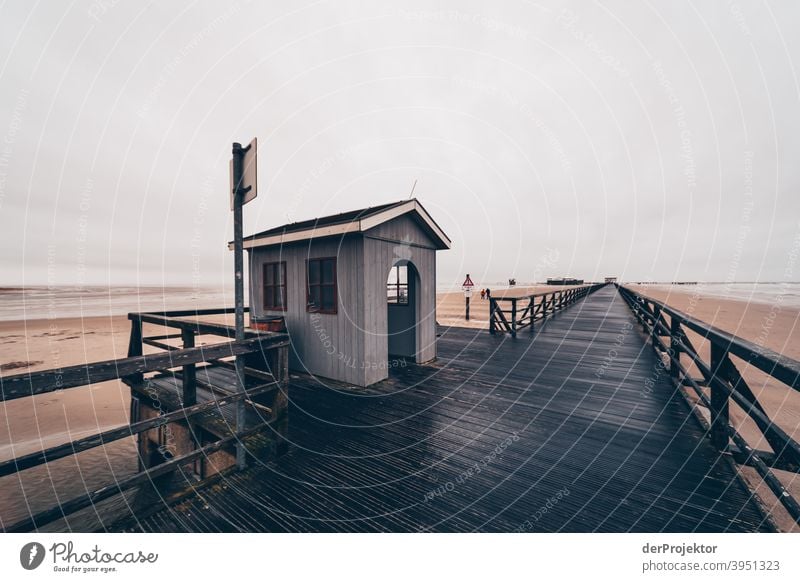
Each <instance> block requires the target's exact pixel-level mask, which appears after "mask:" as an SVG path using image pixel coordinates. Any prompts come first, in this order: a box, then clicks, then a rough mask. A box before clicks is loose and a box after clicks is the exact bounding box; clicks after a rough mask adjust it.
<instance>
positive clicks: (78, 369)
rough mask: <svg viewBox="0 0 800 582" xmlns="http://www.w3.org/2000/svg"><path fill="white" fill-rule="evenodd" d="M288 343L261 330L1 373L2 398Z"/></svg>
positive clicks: (71, 386)
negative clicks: (240, 337) (164, 349)
mask: <svg viewBox="0 0 800 582" xmlns="http://www.w3.org/2000/svg"><path fill="white" fill-rule="evenodd" d="M288 345H289V340H288V338H287V336H286V335H285V334H278V333H262V334H259V337H255V338H252V339H247V340H244V341H241V342H226V343H221V344H214V345H210V346H201V347H198V348H189V349H181V350H175V351H172V352H169V353H165V354H149V355H144V356H135V357H131V358H123V359H119V360H108V361H105V362H92V363H88V364H81V365H78V366H69V367H66V368H61V369H58V370H43V371H41V372H29V373H26V374H17V375H15V376H6V377H0V389H2V398H0V401H9V400H15V399H17V398H24V397H26V396H35V395H37V394H46V393H48V392H54V391H56V390H63V389H67V388H75V387H78V386H87V385H89V384H97V383H100V382H107V381H109V380H116V379H119V378H124V377H126V376H131V375H135V374H142V373H144V372H152V371H156V370H166V369H169V368H178V367H181V366H185V365H187V364H196V363H199V362H204V361H207V360H212V359H218V358H223V357H227V356H235V355H238V354H247V353H251V352H254V351H258V350H270V349H274V348H278V347H285V346H288Z"/></svg>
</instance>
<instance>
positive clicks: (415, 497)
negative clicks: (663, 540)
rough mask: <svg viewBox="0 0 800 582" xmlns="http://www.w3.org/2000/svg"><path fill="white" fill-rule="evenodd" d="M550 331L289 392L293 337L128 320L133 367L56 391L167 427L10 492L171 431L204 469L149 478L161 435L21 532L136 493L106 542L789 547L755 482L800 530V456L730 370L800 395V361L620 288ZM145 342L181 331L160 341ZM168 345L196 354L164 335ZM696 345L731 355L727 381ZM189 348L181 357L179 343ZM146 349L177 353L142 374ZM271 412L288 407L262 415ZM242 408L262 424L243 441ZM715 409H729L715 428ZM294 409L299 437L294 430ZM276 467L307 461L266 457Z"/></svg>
mask: <svg viewBox="0 0 800 582" xmlns="http://www.w3.org/2000/svg"><path fill="white" fill-rule="evenodd" d="M524 300H528V301H531V303H533V300H531V299H530V298H527V299H524ZM545 301H547V303H548V304H549V303H551V301H550V300H549V299H546V300H545ZM557 303H558V302H554V303H553V304H554V305H555V304H557ZM567 305H569V307H567ZM542 309H544V308H542ZM543 313H545V316H546V317H545V316H543V318H542V319H537V320H536V321H537V324H536V326H535V328H534V327H533V326H531V327H532V330H531V333H525V334H520V335H517V336H515V335H512V334H509V333H503V334H490V333H487V331H486V330H479V329H467V328H458V327H450V328H443V327H440V328H439V334H438V335H439V337H438V339H437V341H438V347H437V349H438V354H439V358H438V360H437V361H436V362H434V363H432V364H427V365H416V364H411V363H403V362H401V363H400V364H399V365H397V366H393V367H392V368H391V370H390V376H389V378H388V379H387V380H385V381H382V382H380V383H378V384H375V385H373V386H370V387H369V388H356V387H353V386H350V385H346V384H341V383H337V382H332V381H324V380H322V379H317V378H314V377H312V376H310V375H304V374H295V373H292V374H291V375H290V376H289V377H288V378H287V377H286V376H285V358H286V354H285V350H286V349H287V346H288V338H287V337H286V336H285V335H284V334H276V333H259V332H255V331H253V332H248V337H247V338H246V339H245V340H243V341H233V342H228V343H224V344H213V345H210V346H205V347H192V346H194V342H195V339H194V338H195V337H197V334H213V335H222V336H227V337H230V336H231V335H232V329H231V328H229V327H226V326H223V325H220V324H212V323H204V322H201V321H200V320H199V319H197V318H196V317H186V315H188V314H175V313H172V314H166V313H165V314H131V321H132V334H131V350H130V351H131V354H130V357H129V358H126V359H124V360H117V361H115V362H114V363H100V364H97V365H94V364H92V365H86V366H83V367H76V369H75V370H71V369H70V370H62V371H59V372H60V374H61V375H60V377H59V383H60V386H61V387H62V388H68V387H70V386H73V385H74V386H77V385H85V384H88V383H92V382H98V381H104V380H107V379H109V378H112V377H122V378H125V379H126V382H127V383H129V385H131V387H132V394H133V395H135V396H138V397H139V398H144V397H146V396H148V395H149V400H146V401H147V402H149V406H151V407H152V408H154V409H156V410H160V412H159V414H156V415H151V416H148V417H141V415H140V417H138V418H136V419H133V421H132V424H131V425H130V426H126V427H121V428H119V429H113V430H111V431H108V432H107V433H104V434H103V435H98V436H97V437H89V438H87V439H82V440H81V441H75V442H73V443H69V444H67V445H62V446H59V447H54V448H52V449H49V450H48V451H44V452H42V453H37V454H33V455H28V456H26V457H23V458H19V459H14V460H12V461H8V462H5V463H2V464H0V475H10V474H11V473H13V472H15V471H21V470H24V469H25V468H27V467H30V466H35V465H37V464H41V463H43V462H46V461H47V460H52V459H54V458H60V457H63V456H65V455H68V454H73V453H75V452H79V451H81V450H86V449H88V448H91V447H95V446H101V445H102V444H105V443H107V442H110V441H113V440H115V439H118V438H122V437H123V436H125V435H126V434H127V435H131V434H143V435H146V434H147V431H154V430H156V429H158V430H160V429H161V428H162V427H163V426H165V425H166V424H167V423H171V424H174V425H176V426H179V427H183V428H184V429H186V433H185V434H184V435H183V436H182V437H181V438H183V439H184V440H183V441H182V442H185V443H194V444H193V445H192V446H191V447H190V449H191V450H179V451H177V454H176V456H174V457H172V458H170V457H165V458H160V459H156V460H155V461H153V460H152V459H149V460H148V455H149V454H151V453H152V452H153V449H152V446H151V447H149V448H148V447H147V446H144V447H143V446H142V442H144V443H145V444H147V443H148V442H149V443H150V445H154V444H157V443H158V442H160V441H161V440H163V435H160V434H158V433H157V432H155V433H151V435H150V436H145V437H144V438H140V449H139V452H140V462H141V463H142V466H140V472H139V473H137V474H135V475H133V476H131V477H129V478H127V479H124V480H122V481H119V482H117V483H115V484H113V485H110V486H109V487H107V488H104V489H103V490H100V491H99V492H98V491H95V492H92V493H88V494H87V495H85V496H82V497H80V498H78V499H74V500H70V501H68V502H66V503H63V504H62V505H61V507H59V508H54V509H53V510H50V511H46V512H40V513H39V514H37V515H35V516H31V518H30V519H28V520H25V521H24V522H20V523H17V524H13V525H12V526H11V527H7V528H6V529H8V530H13V531H27V530H35V529H38V528H40V527H42V526H43V525H44V524H46V523H49V522H51V521H53V520H54V519H56V518H59V517H63V516H64V515H67V514H69V512H71V511H74V510H79V509H81V508H87V507H89V506H90V505H93V504H94V503H96V502H97V501H99V500H102V499H106V498H108V497H110V496H112V495H115V494H120V493H124V492H126V491H129V490H131V489H135V491H136V498H137V500H138V503H131V504H130V507H131V511H130V512H129V514H128V515H127V517H122V518H120V517H119V515H116V516H114V517H113V518H112V517H109V518H108V520H104V518H103V515H102V514H100V513H99V512H98V516H97V518H98V519H99V524H98V528H99V529H101V530H106V531H145V532H230V531H269V532H372V531H396V532H427V531H433V532H471V531H487V532H561V531H564V532H595V531H599V532H627V531H639V532H757V531H773V530H774V529H775V526H774V523H773V521H772V520H771V518H770V517H769V516H768V515H766V514H765V513H764V511H763V510H762V504H760V503H759V502H758V500H757V499H756V498H755V497H754V495H753V494H752V492H751V491H750V490H749V489H748V487H747V485H746V484H745V482H744V480H743V479H742V478H741V476H740V473H739V470H738V468H737V463H740V464H747V465H750V466H752V467H754V468H755V469H756V470H757V471H758V472H759V473H760V474H761V475H762V476H763V478H764V480H765V483H766V484H767V485H769V486H770V487H771V488H772V489H773V491H774V492H775V494H776V496H777V497H778V499H779V500H780V501H781V503H783V505H784V507H785V508H786V509H787V511H789V513H790V514H792V515H793V516H795V506H796V502H795V500H794V499H793V498H792V497H791V495H789V493H788V492H786V491H785V490H784V489H782V486H781V484H780V481H779V480H778V479H777V478H776V477H775V475H774V473H773V469H779V470H783V471H794V472H797V459H798V457H797V454H798V452H799V451H800V447H798V445H797V443H796V442H795V441H794V440H792V439H791V437H789V436H788V435H787V433H786V432H784V431H783V430H781V429H780V427H777V426H776V425H775V424H774V423H773V422H772V421H771V420H770V419H769V417H768V415H767V414H766V412H765V411H763V409H761V408H759V405H758V404H757V400H756V399H755V398H754V397H752V394H751V393H750V392H749V389H748V388H747V387H746V385H745V384H744V383H743V381H742V380H741V378H740V377H739V376H738V375H737V372H736V367H735V366H734V365H733V360H732V358H740V359H742V358H743V359H744V360H746V361H747V362H749V363H751V364H752V365H754V366H756V367H758V368H759V369H761V370H764V371H765V373H768V374H770V375H772V376H773V377H774V378H776V379H778V380H780V381H781V382H783V383H785V384H786V385H787V386H788V388H789V389H794V390H797V389H798V385H800V364H798V362H795V361H793V360H789V359H787V358H785V357H782V356H780V355H778V354H775V353H772V352H769V351H768V350H763V349H758V350H757V349H756V347H755V346H752V345H751V344H748V343H747V342H744V341H743V340H740V339H739V338H735V337H734V336H730V335H728V334H724V333H723V332H720V331H719V330H715V329H714V328H711V327H709V326H707V325H705V324H703V323H702V322H698V321H696V320H693V319H691V318H689V317H688V316H685V315H682V314H680V313H679V312H675V311H673V310H671V309H669V308H668V307H667V306H665V305H663V304H659V303H658V302H653V301H652V300H649V299H647V298H643V297H641V296H639V295H637V294H636V293H634V292H633V291H631V290H629V289H625V288H623V287H617V286H615V285H606V286H603V287H601V288H595V289H592V292H591V293H590V292H588V291H587V292H583V293H581V296H580V297H575V296H573V297H572V298H571V299H567V300H565V305H562V306H560V308H559V309H553V310H549V309H546V310H545V311H543ZM194 315H197V317H200V315H201V314H194ZM144 324H147V325H156V326H159V327H160V328H162V329H160V330H159V332H158V335H155V336H149V337H147V336H144V335H143V334H142V325H144ZM640 324H641V326H640ZM170 327H171V328H178V329H179V330H180V333H178V334H169V333H164V329H163V328H170ZM687 331H692V332H694V333H703V334H704V337H705V338H706V339H707V341H710V342H711V344H712V346H716V347H715V348H713V349H712V359H713V362H712V363H711V364H706V363H704V362H703V361H702V359H701V358H700V356H699V355H698V353H697V352H696V350H694V347H693V346H692V345H691V342H690V341H689V340H688V337H687ZM179 338H180V339H181V340H182V342H183V345H182V346H176V345H173V344H170V343H168V342H170V341H174V340H177V339H179ZM144 345H146V346H150V347H151V348H152V347H156V348H159V349H161V350H163V352H162V353H158V354H150V355H145V356H142V355H139V353H141V350H142V346H144ZM654 348H655V349H654ZM237 353H248V354H251V355H253V357H257V359H260V360H263V361H264V362H265V363H266V371H265V370H261V371H259V370H258V369H257V366H256V367H254V366H255V364H254V365H253V366H248V368H247V369H246V371H247V373H248V377H247V378H246V380H245V390H239V389H237V388H236V387H237V386H238V384H237V382H236V378H235V375H233V368H232V364H231V363H230V361H229V358H226V357H229V356H231V355H236V354H237ZM265 354H268V355H269V357H267V358H266V359H265V358H264V355H265ZM153 371H156V372H155V375H153ZM52 372H53V371H50V372H40V373H33V374H29V375H19V376H15V377H7V378H4V379H3V386H2V387H3V398H4V399H6V400H7V399H11V398H18V397H23V396H25V395H31V394H33V393H42V392H45V391H49V390H52V389H55V388H54V384H53V380H54V378H55V376H53V374H52ZM48 374H49V375H48ZM682 386H684V387H691V388H693V389H695V390H696V391H697V394H698V398H699V401H698V402H695V403H692V402H690V401H689V400H688V399H687V398H686V397H685V395H684V392H683V388H681V387H682ZM148 387H149V388H148ZM153 387H155V390H156V392H157V393H156V395H155V397H154V395H153V394H152V393H151V392H148V390H152V389H153ZM261 394H268V395H270V396H269V397H270V398H271V399H272V400H270V401H269V402H267V403H266V404H265V403H264V402H263V401H260V399H259V398H258V396H259V395H261ZM156 400H157V401H158V402H159V404H158V407H161V408H158V407H156V406H155V404H154V401H156ZM241 402H246V403H247V406H248V409H247V415H246V418H247V419H248V422H247V423H246V424H244V425H243V426H238V425H237V424H235V423H234V418H236V415H235V414H234V407H235V406H238V405H239V403H241ZM734 405H741V406H744V407H745V408H747V411H748V412H749V413H751V415H752V416H753V418H754V419H755V420H756V422H757V423H758V425H759V428H761V429H762V430H763V431H764V434H765V436H766V437H767V439H768V442H769V443H770V445H771V446H772V448H773V450H772V451H758V450H754V449H752V448H751V447H750V446H749V445H748V444H747V442H746V441H744V439H743V438H742V437H741V435H739V434H738V433H737V432H736V431H735V430H734V429H733V428H732V427H731V425H730V421H729V417H728V407H729V406H734ZM699 406H707V407H708V408H709V409H710V411H711V413H710V416H709V418H710V423H707V422H705V421H704V418H705V417H704V415H703V414H701V413H699V411H698V407H699ZM286 407H288V418H289V422H288V427H287V425H286V423H285V422H283V423H281V422H279V420H280V419H285V418H286V415H285V413H279V412H280V410H282V409H285V408H286ZM126 431H127V432H126ZM256 437H258V438H256ZM253 438H256V441H251V440H250V439H253ZM241 439H244V440H245V441H247V442H248V444H247V446H246V447H245V448H246V449H247V455H248V457H247V461H248V465H247V467H246V468H245V469H244V470H237V469H236V465H235V464H234V463H233V459H234V457H233V452H232V450H231V449H232V447H233V446H234V445H235V444H236V443H237V442H239V441H240V440H241ZM179 440H180V439H179ZM265 446H266V447H267V448H269V449H270V451H271V452H272V453H274V452H275V449H276V448H280V449H281V451H283V450H288V452H286V453H285V454H282V455H280V456H277V455H275V454H263V450H264V447H265ZM219 453H222V454H223V457H222V458H220V457H219V456H215V455H218V454H219ZM225 455H227V457H226V456H225ZM198 463H200V466H198ZM203 463H206V464H207V465H202V464H203ZM208 464H210V466H208ZM166 476H169V483H168V490H167V491H166V492H165V490H164V484H163V482H162V481H161V480H160V479H163V478H165V477H166ZM126 500H127V498H126ZM67 523H68V522H67Z"/></svg>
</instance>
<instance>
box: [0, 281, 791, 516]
mask: <svg viewBox="0 0 800 582" xmlns="http://www.w3.org/2000/svg"><path fill="white" fill-rule="evenodd" d="M557 289H559V288H558V287H548V286H538V287H519V288H513V289H508V290H496V291H493V294H494V295H495V296H524V295H527V294H531V293H538V292H542V291H552V290H557ZM638 290H639V291H641V292H643V293H645V294H647V295H650V296H652V297H653V298H656V299H660V300H664V301H666V302H667V303H668V304H670V305H672V306H673V307H675V308H677V309H680V310H681V311H684V312H686V313H689V314H691V315H694V316H695V317H697V318H699V319H701V320H704V321H707V322H708V323H711V324H712V325H715V326H717V327H719V328H721V329H724V330H726V331H729V332H731V333H734V334H736V335H739V336H741V337H743V338H746V339H749V340H751V341H758V342H761V343H763V345H765V346H767V347H769V348H771V349H773V350H775V351H778V352H780V353H783V354H786V355H787V356H790V357H792V358H795V359H800V310H797V309H795V308H787V307H785V306H783V307H781V308H780V309H778V308H776V306H775V305H769V304H766V303H756V302H744V301H734V300H726V299H720V298H717V297H712V296H708V295H703V294H702V293H701V291H702V289H700V288H696V289H695V288H689V287H682V288H679V289H674V288H673V289H669V288H655V287H640V288H638ZM437 320H438V321H439V323H440V324H442V325H453V326H469V327H473V328H484V329H486V328H488V320H489V302H488V301H486V300H481V299H480V293H479V290H478V291H477V292H475V293H473V296H472V299H471V319H470V321H469V322H466V321H464V295H463V293H462V292H460V291H454V292H449V293H438V294H437ZM129 331H130V324H129V322H128V320H127V318H126V317H125V316H110V317H85V318H56V319H38V320H36V319H34V320H28V321H27V322H25V321H2V322H0V366H2V368H3V369H2V374H3V375H12V374H19V373H24V372H27V371H36V370H42V369H48V368H54V367H59V366H69V365H75V364H81V363H84V362H89V361H99V360H105V359H112V358H121V357H125V355H126V353H127V342H128V334H129ZM692 339H696V338H692ZM695 344H696V345H698V344H699V345H700V349H701V350H707V346H705V345H703V344H702V342H700V341H699V340H698V341H696V342H695ZM741 371H742V373H743V374H744V376H745V378H746V379H747V380H748V382H749V383H750V385H751V387H752V389H753V391H754V392H755V393H756V394H757V395H758V397H759V399H760V400H761V402H762V404H763V405H764V407H765V408H766V409H767V410H768V411H769V412H770V414H771V415H774V417H775V418H776V419H778V421H779V423H780V425H781V427H782V428H784V430H786V431H787V432H788V433H789V434H793V435H794V437H795V438H800V395H798V394H797V393H795V392H793V391H791V390H788V389H786V387H785V386H782V385H780V384H778V383H776V382H775V381H773V380H771V379H770V378H768V377H766V376H765V375H764V374H762V373H760V372H758V371H755V370H752V369H747V368H746V367H742V368H741ZM129 405H130V396H129V392H128V389H127V387H126V386H124V385H123V384H122V383H121V382H109V383H105V384H101V385H96V386H92V387H88V388H80V389H76V390H69V391H64V392H58V393H52V394H47V395H43V396H40V397H35V398H26V399H19V400H15V401H12V402H9V403H7V404H0V459H7V458H11V457H13V456H19V455H21V454H25V453H29V452H32V451H35V450H39V449H41V448H45V447H48V446H52V445H55V444H58V443H60V442H65V441H68V440H70V439H74V438H76V437H80V436H85V435H88V434H92V433H96V432H98V431H100V430H104V429H107V428H110V427H113V426H118V425H121V424H125V423H127V422H128V415H129ZM733 414H734V419H735V421H736V422H737V423H738V424H739V426H740V429H741V431H742V433H743V434H744V435H745V436H746V437H747V438H748V440H749V441H750V443H751V444H752V445H754V446H756V447H758V448H763V449H769V446H768V444H767V443H766V442H763V441H760V440H759V438H758V431H757V430H756V429H755V427H754V425H752V423H751V422H749V421H748V420H746V419H745V418H744V416H743V415H742V414H741V413H740V411H738V410H735V409H734V410H733ZM135 470H136V462H135V457H134V456H133V440H132V439H126V440H124V441H120V442H119V443H116V444H115V446H114V447H109V449H108V450H107V451H105V452H104V453H102V454H100V455H98V454H94V455H92V454H91V451H89V452H87V453H82V454H81V455H78V458H77V460H76V459H72V458H67V459H61V460H59V461H57V462H55V463H51V464H49V465H46V466H42V467H37V468H35V469H32V470H29V471H26V472H23V473H22V474H20V476H15V477H8V478H5V482H4V483H3V493H4V495H3V496H2V499H0V519H2V520H3V521H13V520H15V519H18V518H20V517H23V516H25V515H27V514H28V511H29V509H28V508H30V509H32V510H35V509H41V508H43V507H46V506H48V505H49V504H52V503H53V502H54V501H55V500H56V499H57V497H58V496H59V495H60V496H61V497H62V498H67V497H69V496H70V495H69V494H66V493H64V491H65V490H69V491H72V492H73V493H74V492H75V491H77V492H81V491H83V490H85V488H91V487H93V486H99V485H102V484H103V483H106V482H108V480H109V479H113V478H114V477H115V476H116V477H117V478H118V477H120V476H123V475H125V474H130V473H131V472H134V471H135ZM76 471H77V474H78V475H80V477H81V478H80V480H79V481H77V482H76V480H75V478H74V475H75V474H76ZM744 473H745V474H746V478H747V479H748V481H749V482H750V484H751V486H752V487H754V488H755V489H756V490H757V491H758V493H759V495H760V497H761V498H762V500H763V502H764V503H765V504H767V505H775V503H776V502H775V499H774V497H772V496H771V494H770V493H769V491H768V490H767V489H766V488H765V487H763V486H762V485H761V484H760V478H758V476H757V475H756V474H755V472H753V471H751V470H749V469H745V471H744ZM781 478H782V480H783V481H784V483H785V484H786V485H787V486H789V487H790V489H791V490H792V491H793V492H794V494H795V495H796V496H798V497H800V479H797V477H796V476H794V475H791V474H786V473H782V474H781ZM12 481H13V483H12ZM31 492H35V493H31ZM773 514H774V516H775V517H776V520H777V521H778V523H779V525H780V526H781V527H782V528H783V529H785V530H794V531H797V527H796V526H795V525H794V523H793V522H792V521H791V519H790V518H789V517H788V516H787V515H786V514H785V513H784V512H783V510H782V508H781V507H780V506H779V505H778V506H776V508H775V510H774V511H773Z"/></svg>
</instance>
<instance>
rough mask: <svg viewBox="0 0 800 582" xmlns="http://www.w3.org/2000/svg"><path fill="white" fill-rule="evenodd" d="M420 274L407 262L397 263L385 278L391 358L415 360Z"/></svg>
mask: <svg viewBox="0 0 800 582" xmlns="http://www.w3.org/2000/svg"><path fill="white" fill-rule="evenodd" d="M419 289H420V285H419V273H418V272H417V269H416V268H415V267H414V264H413V263H412V262H410V261H407V260H401V261H397V262H396V263H395V264H394V265H393V266H392V268H391V270H390V271H389V276H388V277H387V279H386V303H387V305H386V308H387V310H388V314H387V334H388V340H389V342H388V343H389V346H388V348H389V350H388V351H389V357H390V358H391V357H401V358H407V359H411V360H414V361H416V356H417V322H418V320H419V313H418V312H419V308H418V306H419Z"/></svg>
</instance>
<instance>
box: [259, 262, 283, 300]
mask: <svg viewBox="0 0 800 582" xmlns="http://www.w3.org/2000/svg"><path fill="white" fill-rule="evenodd" d="M264 309H274V310H277V311H286V261H281V262H280V263H265V264H264Z"/></svg>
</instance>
